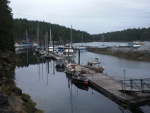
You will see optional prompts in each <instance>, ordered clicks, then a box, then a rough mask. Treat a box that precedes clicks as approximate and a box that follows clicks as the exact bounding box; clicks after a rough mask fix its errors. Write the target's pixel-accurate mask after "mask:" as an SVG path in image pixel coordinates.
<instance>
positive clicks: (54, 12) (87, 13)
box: [9, 0, 150, 34]
mask: <svg viewBox="0 0 150 113" xmlns="http://www.w3.org/2000/svg"><path fill="white" fill-rule="evenodd" d="M10 1H11V3H10V4H9V6H10V7H11V8H12V13H13V18H26V19H28V20H39V21H45V22H50V23H52V24H59V25H63V26H66V27H71V25H72V27H73V29H76V30H81V31H86V32H88V33H90V34H98V33H105V32H111V31H121V30H124V29H128V28H139V27H140V28H143V27H145V28H148V27H150V0H10Z"/></svg>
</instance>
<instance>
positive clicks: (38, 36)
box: [37, 23, 39, 45]
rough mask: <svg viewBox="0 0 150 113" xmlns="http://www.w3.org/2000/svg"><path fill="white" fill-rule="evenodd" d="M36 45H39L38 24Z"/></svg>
mask: <svg viewBox="0 0 150 113" xmlns="http://www.w3.org/2000/svg"><path fill="white" fill-rule="evenodd" d="M37 44H38V45H39V23H38V28H37Z"/></svg>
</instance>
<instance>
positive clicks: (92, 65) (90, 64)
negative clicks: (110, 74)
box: [85, 57, 105, 73]
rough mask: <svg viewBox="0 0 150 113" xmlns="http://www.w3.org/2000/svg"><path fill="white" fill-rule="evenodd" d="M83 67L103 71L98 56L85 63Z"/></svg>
mask: <svg viewBox="0 0 150 113" xmlns="http://www.w3.org/2000/svg"><path fill="white" fill-rule="evenodd" d="M85 67H88V68H91V69H93V70H95V71H97V72H100V73H103V71H104V69H105V68H104V67H103V66H102V65H101V62H100V61H99V58H98V57H96V58H95V60H94V61H88V63H87V65H86V66H85Z"/></svg>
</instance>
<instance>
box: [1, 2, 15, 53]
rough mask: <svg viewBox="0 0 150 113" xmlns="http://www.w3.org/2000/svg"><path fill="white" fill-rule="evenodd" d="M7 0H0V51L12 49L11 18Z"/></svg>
mask: <svg viewBox="0 0 150 113" xmlns="http://www.w3.org/2000/svg"><path fill="white" fill-rule="evenodd" d="M9 3H10V2H9V1H8V0H0V51H5V50H10V51H14V38H13V18H12V13H11V8H10V7H9V6H8V4H9Z"/></svg>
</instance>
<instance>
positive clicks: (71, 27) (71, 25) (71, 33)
mask: <svg viewBox="0 0 150 113" xmlns="http://www.w3.org/2000/svg"><path fill="white" fill-rule="evenodd" d="M70 38H71V39H70V43H71V44H72V25H71V37H70Z"/></svg>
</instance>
